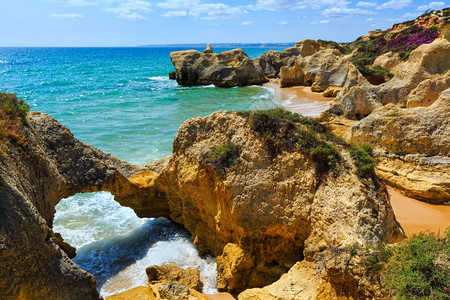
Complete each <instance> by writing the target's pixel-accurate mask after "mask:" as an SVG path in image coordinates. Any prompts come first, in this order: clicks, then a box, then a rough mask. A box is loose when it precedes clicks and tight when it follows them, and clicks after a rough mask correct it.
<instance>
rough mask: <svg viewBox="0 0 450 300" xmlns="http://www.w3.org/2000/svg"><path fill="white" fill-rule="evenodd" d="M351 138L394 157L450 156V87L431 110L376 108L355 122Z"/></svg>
mask: <svg viewBox="0 0 450 300" xmlns="http://www.w3.org/2000/svg"><path fill="white" fill-rule="evenodd" d="M349 139H350V141H352V142H354V143H357V144H361V143H370V144H372V145H374V146H377V147H379V148H381V149H383V150H385V151H387V152H390V153H395V154H423V155H427V156H432V155H441V156H450V88H448V89H447V90H445V91H444V92H443V93H442V94H441V96H440V97H439V99H438V100H437V101H436V102H435V103H434V104H432V105H431V106H429V107H425V108H422V107H421V108H406V109H403V108H400V107H398V106H395V105H392V104H389V105H385V106H383V107H381V108H379V109H376V110H375V111H374V112H372V113H371V114H370V115H369V116H368V117H366V118H364V119H363V120H361V121H359V122H356V123H353V125H352V127H351V129H350V132H349Z"/></svg>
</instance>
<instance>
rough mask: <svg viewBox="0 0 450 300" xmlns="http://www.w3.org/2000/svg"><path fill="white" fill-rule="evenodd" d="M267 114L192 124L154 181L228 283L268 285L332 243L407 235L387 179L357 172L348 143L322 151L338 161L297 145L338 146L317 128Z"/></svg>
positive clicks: (234, 286)
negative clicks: (325, 139)
mask: <svg viewBox="0 0 450 300" xmlns="http://www.w3.org/2000/svg"><path fill="white" fill-rule="evenodd" d="M262 115H263V116H264V114H262ZM266 117H267V116H266ZM266 117H261V118H263V119H264V122H263V123H262V124H267V126H268V128H267V127H265V126H266V125H263V128H261V127H260V126H261V123H258V122H257V121H255V120H254V119H252V117H250V116H240V115H237V114H235V113H234V114H232V113H226V112H217V113H214V114H212V115H210V116H208V117H205V118H193V119H190V120H188V121H186V122H185V123H184V124H183V125H182V126H181V127H180V129H179V131H178V133H177V136H176V137H175V141H174V150H173V151H174V152H173V154H172V156H171V157H170V160H169V162H168V164H167V167H166V168H165V169H164V170H163V171H162V172H161V174H160V176H159V177H158V179H157V180H156V181H155V183H156V184H158V186H160V187H162V188H163V189H164V190H165V192H166V194H167V196H168V199H169V207H170V218H171V219H172V220H174V221H176V222H179V223H182V224H184V226H185V227H186V228H187V229H188V230H189V231H190V232H191V233H192V235H193V237H194V243H195V244H196V246H197V247H198V248H199V249H200V250H203V251H206V252H208V253H211V254H213V255H217V256H219V257H218V258H217V263H218V271H219V288H220V289H221V290H230V291H242V290H244V289H245V288H247V287H257V286H264V285H267V284H269V283H271V282H273V281H274V280H276V279H277V278H278V277H279V276H281V275H282V274H283V273H284V272H286V271H287V270H288V269H289V268H290V267H291V266H293V265H294V264H295V263H296V262H297V261H300V260H303V259H308V260H312V261H315V259H314V256H315V255H316V254H317V253H320V252H321V251H324V250H326V249H329V247H331V246H332V245H343V246H344V245H346V246H349V245H352V244H360V245H369V244H376V243H379V242H381V241H386V242H393V241H398V240H399V239H401V238H402V232H401V230H400V229H399V227H398V224H397V223H396V222H395V218H394V215H393V213H392V210H391V207H390V204H389V199H388V195H387V193H386V189H385V186H384V185H383V184H382V183H380V182H378V180H377V179H376V178H375V177H374V178H373V179H372V178H365V179H364V178H363V179H361V178H359V177H358V175H357V174H356V173H357V171H356V169H355V165H354V163H353V161H352V159H351V158H350V157H349V154H348V150H346V149H345V147H343V146H339V145H336V147H339V154H337V152H333V151H332V150H330V151H331V153H328V152H327V153H328V154H324V153H322V154H323V155H324V156H325V157H328V158H330V156H331V157H334V158H336V160H334V159H332V160H331V161H332V162H331V161H328V160H327V158H324V157H323V156H320V155H318V156H316V154H317V153H316V152H314V151H312V150H309V151H312V152H308V150H306V148H303V146H301V145H299V144H297V142H299V141H301V140H302V137H303V139H305V141H306V140H308V141H309V142H306V144H308V145H310V144H309V143H313V144H314V143H318V144H317V145H316V146H317V147H324V148H325V149H334V146H333V148H331V146H330V145H329V144H327V145H328V146H325V144H324V143H325V142H323V141H320V140H317V139H319V137H318V136H316V134H317V133H314V132H311V131H308V130H307V129H306V128H308V126H312V125H308V124H307V125H308V126H306V127H305V125H295V124H294V123H292V122H290V121H286V120H282V119H278V118H276V117H274V118H271V117H267V118H268V119H265V118H266ZM297 126H299V127H297ZM266 130H267V131H266ZM298 132H300V135H298ZM305 132H307V133H305ZM302 134H305V136H303V135H302ZM301 143H302V142H300V144H301ZM330 143H331V142H330ZM318 145H321V146H318ZM310 146H311V145H310ZM329 147H330V148H329ZM322 150H323V149H322ZM316 151H319V150H316ZM336 151H337V150H336ZM311 153H313V154H311ZM314 153H316V154H314ZM333 153H334V154H333ZM335 155H336V156H335ZM324 159H325V160H326V162H325V163H324V162H323V160H324ZM331 165H332V167H331ZM330 167H331V169H330V170H328V168H330ZM324 169H326V170H327V171H324Z"/></svg>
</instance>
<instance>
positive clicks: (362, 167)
mask: <svg viewBox="0 0 450 300" xmlns="http://www.w3.org/2000/svg"><path fill="white" fill-rule="evenodd" d="M372 155H373V153H372V147H371V146H370V145H368V144H366V145H362V146H359V147H358V146H355V145H352V146H351V147H350V156H351V158H352V159H353V162H354V163H355V166H356V169H357V170H358V176H359V177H365V178H368V177H373V176H374V175H375V171H374V167H375V163H376V160H375V158H373V156H372Z"/></svg>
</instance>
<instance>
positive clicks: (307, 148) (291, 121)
mask: <svg viewBox="0 0 450 300" xmlns="http://www.w3.org/2000/svg"><path fill="white" fill-rule="evenodd" d="M237 113H238V114H239V115H240V116H242V117H246V118H249V120H250V126H251V128H252V129H253V130H254V131H256V132H257V133H259V134H260V135H261V137H262V138H263V139H264V140H265V142H266V143H267V147H268V151H269V154H270V156H271V158H272V159H274V158H275V157H277V156H278V155H280V154H282V153H283V152H284V151H287V152H294V151H300V152H303V153H305V154H306V155H309V156H310V157H311V158H312V160H313V161H314V162H315V163H316V169H317V172H318V173H319V174H321V173H325V172H327V171H328V170H329V169H331V168H332V167H333V166H334V165H335V164H336V163H337V162H338V161H339V160H340V154H339V149H338V147H344V148H345V149H347V150H350V154H351V157H352V159H353V161H354V164H355V166H356V168H357V170H358V175H359V176H360V177H366V178H368V177H373V174H374V170H373V168H374V166H375V159H373V158H372V150H371V148H370V146H368V145H365V146H361V147H357V146H354V145H350V144H348V143H346V142H345V141H344V140H342V139H340V138H339V137H336V136H335V135H333V134H332V133H331V131H330V129H329V128H328V127H327V126H325V125H323V124H321V123H320V122H319V121H318V120H317V119H315V118H310V117H304V116H302V115H300V114H297V113H292V112H289V111H287V110H285V109H283V108H276V109H272V110H258V111H254V112H250V111H240V112H237Z"/></svg>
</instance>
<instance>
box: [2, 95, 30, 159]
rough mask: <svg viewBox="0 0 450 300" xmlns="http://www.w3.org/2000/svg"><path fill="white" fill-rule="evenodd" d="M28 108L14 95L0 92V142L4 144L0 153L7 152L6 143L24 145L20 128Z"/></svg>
mask: <svg viewBox="0 0 450 300" xmlns="http://www.w3.org/2000/svg"><path fill="white" fill-rule="evenodd" d="M29 110H30V106H29V105H28V104H26V103H25V101H24V100H23V99H18V98H17V96H16V95H15V94H10V93H4V92H0V142H1V143H4V146H3V147H2V149H0V153H2V154H5V153H7V152H8V147H7V146H6V145H7V141H14V142H16V143H17V144H19V145H25V139H24V137H23V132H22V127H23V124H24V122H25V121H26V120H25V117H26V115H27V112H28V111H29Z"/></svg>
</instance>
